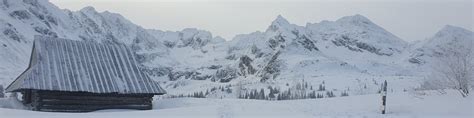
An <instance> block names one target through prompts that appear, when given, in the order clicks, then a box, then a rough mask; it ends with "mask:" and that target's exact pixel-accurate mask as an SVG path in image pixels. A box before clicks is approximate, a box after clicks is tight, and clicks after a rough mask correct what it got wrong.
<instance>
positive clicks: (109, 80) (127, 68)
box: [6, 36, 166, 94]
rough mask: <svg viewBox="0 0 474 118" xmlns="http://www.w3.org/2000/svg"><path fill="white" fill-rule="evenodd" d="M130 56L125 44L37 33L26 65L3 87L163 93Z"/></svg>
mask: <svg viewBox="0 0 474 118" xmlns="http://www.w3.org/2000/svg"><path fill="white" fill-rule="evenodd" d="M133 55H134V53H133V52H132V51H130V49H129V48H128V47H127V46H125V45H106V44H99V43H95V42H84V41H74V40H67V39H58V38H51V37H43V36H36V37H35V40H34V44H33V51H32V54H31V62H30V66H29V68H28V69H27V70H26V71H25V72H23V73H22V74H21V75H20V76H19V77H18V78H17V79H16V80H15V81H14V82H13V83H12V84H10V86H8V87H7V89H6V90H7V91H9V92H13V91H19V90H22V89H37V90H57V91H78V92H79V91H82V92H92V93H123V94H128V93H146V94H164V93H166V92H165V90H164V89H162V88H161V87H160V86H159V85H158V83H157V82H155V81H153V80H151V79H150V78H149V77H148V76H147V75H146V74H145V73H143V72H142V71H141V70H140V68H139V67H138V65H137V61H136V59H135V57H134V56H133Z"/></svg>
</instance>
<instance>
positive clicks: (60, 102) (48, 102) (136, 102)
mask: <svg viewBox="0 0 474 118" xmlns="http://www.w3.org/2000/svg"><path fill="white" fill-rule="evenodd" d="M42 104H45V105H141V104H151V101H149V100H141V101H140V100H126V101H96V100H89V101H80V100H47V99H44V100H43V101H42Z"/></svg>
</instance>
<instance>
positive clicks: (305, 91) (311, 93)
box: [167, 80, 349, 100]
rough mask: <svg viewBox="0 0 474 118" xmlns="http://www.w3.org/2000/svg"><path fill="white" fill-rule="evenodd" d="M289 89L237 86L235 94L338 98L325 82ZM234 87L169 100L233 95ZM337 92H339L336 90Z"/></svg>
mask: <svg viewBox="0 0 474 118" xmlns="http://www.w3.org/2000/svg"><path fill="white" fill-rule="evenodd" d="M286 86H287V87H288V89H286V90H283V91H282V90H280V88H279V87H272V86H268V87H267V88H260V89H245V88H243V87H241V86H237V88H235V89H236V92H235V94H236V95H237V98H239V99H256V100H294V99H318V98H331V97H336V95H335V94H334V93H333V90H331V91H327V90H326V86H325V83H324V81H323V82H322V83H321V84H319V86H318V88H317V89H313V86H312V85H310V84H308V82H305V81H304V80H302V81H301V82H298V83H296V84H294V85H292V86H290V84H288V83H287V84H286ZM231 88H232V85H230V84H229V85H226V86H219V87H213V88H211V89H207V90H206V91H205V92H204V91H197V92H193V93H191V94H180V95H168V96H167V97H168V98H180V97H193V98H206V97H208V95H210V94H215V93H218V92H220V93H222V94H232V92H233V90H232V89H231ZM336 91H337V90H336ZM347 91H349V89H347V90H344V91H342V92H341V94H340V96H341V97H344V96H349V93H348V92H347Z"/></svg>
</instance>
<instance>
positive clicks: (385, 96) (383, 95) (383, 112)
mask: <svg viewBox="0 0 474 118" xmlns="http://www.w3.org/2000/svg"><path fill="white" fill-rule="evenodd" d="M381 93H382V114H385V108H386V105H387V104H386V103H387V80H385V82H384V83H383V84H382V91H381Z"/></svg>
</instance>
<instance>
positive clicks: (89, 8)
mask: <svg viewBox="0 0 474 118" xmlns="http://www.w3.org/2000/svg"><path fill="white" fill-rule="evenodd" d="M79 11H81V12H92V13H94V12H97V11H96V10H95V8H94V7H92V6H86V7H84V8H82V9H81V10H79Z"/></svg>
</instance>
